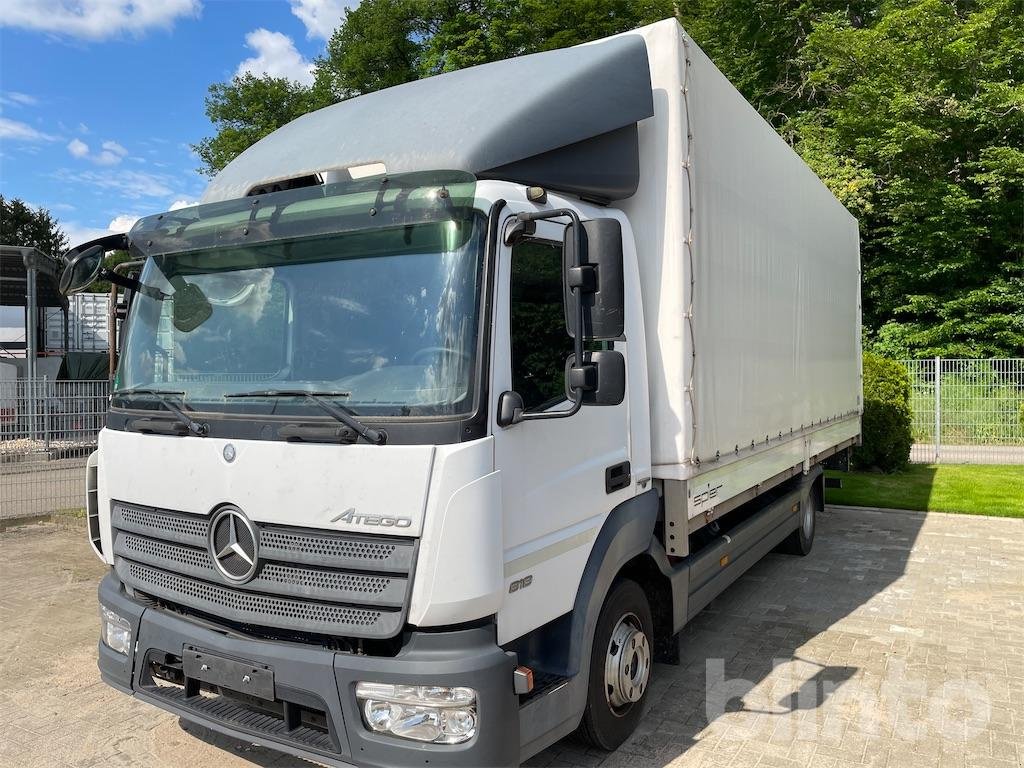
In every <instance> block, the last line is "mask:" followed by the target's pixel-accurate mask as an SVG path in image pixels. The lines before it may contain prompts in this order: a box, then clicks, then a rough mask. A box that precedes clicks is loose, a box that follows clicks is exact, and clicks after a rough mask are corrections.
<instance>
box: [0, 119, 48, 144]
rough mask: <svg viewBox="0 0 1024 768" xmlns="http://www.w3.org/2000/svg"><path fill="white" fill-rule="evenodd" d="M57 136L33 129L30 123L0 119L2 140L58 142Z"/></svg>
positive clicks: (0, 137) (0, 136)
mask: <svg viewBox="0 0 1024 768" xmlns="http://www.w3.org/2000/svg"><path fill="white" fill-rule="evenodd" d="M57 138H58V137H57V136H51V135H50V134H48V133H43V132H42V131H38V130H36V129H35V128H33V127H32V126H31V125H29V124H28V123H20V122H18V121H17V120H9V119H8V118H6V117H0V139H7V140H8V141H56V140H57Z"/></svg>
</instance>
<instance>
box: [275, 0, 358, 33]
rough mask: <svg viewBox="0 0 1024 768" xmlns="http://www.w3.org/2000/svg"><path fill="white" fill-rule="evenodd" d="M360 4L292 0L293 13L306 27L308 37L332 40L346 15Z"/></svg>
mask: <svg viewBox="0 0 1024 768" xmlns="http://www.w3.org/2000/svg"><path fill="white" fill-rule="evenodd" d="M358 4H359V0H355V2H351V0H291V5H292V13H293V14H295V16H296V17H297V18H298V19H299V21H301V22H302V23H303V24H304V25H305V26H306V37H309V38H313V37H319V38H320V39H321V40H327V39H329V38H330V36H331V33H332V32H334V30H335V29H337V28H338V27H339V26H341V22H342V21H344V19H345V14H346V13H348V12H349V10H351V9H352V8H354V7H355V6H357V5H358Z"/></svg>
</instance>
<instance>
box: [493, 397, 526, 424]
mask: <svg viewBox="0 0 1024 768" xmlns="http://www.w3.org/2000/svg"><path fill="white" fill-rule="evenodd" d="M524 410H526V406H525V405H524V404H523V396H522V395H520V394H519V393H518V392H502V393H501V395H500V396H499V397H498V426H499V427H511V426H512V425H513V424H518V423H519V422H520V421H522V420H523V411H524Z"/></svg>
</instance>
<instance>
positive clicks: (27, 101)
mask: <svg viewBox="0 0 1024 768" xmlns="http://www.w3.org/2000/svg"><path fill="white" fill-rule="evenodd" d="M38 103H39V99H37V98H36V97H35V96H32V95H30V94H28V93H19V92H18V91H5V92H4V93H3V95H0V104H14V105H16V106H20V107H34V106H35V105H36V104H38Z"/></svg>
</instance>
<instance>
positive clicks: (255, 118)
mask: <svg viewBox="0 0 1024 768" xmlns="http://www.w3.org/2000/svg"><path fill="white" fill-rule="evenodd" d="M330 103H331V99H330V97H329V96H328V95H327V94H326V93H325V91H324V90H323V87H322V86H320V87H317V86H314V87H313V88H307V87H306V86H304V85H302V84H301V83H297V82H295V81H292V80H288V79H287V78H282V77H268V76H266V75H264V76H263V77H256V76H255V75H252V74H248V73H247V74H245V75H242V76H240V77H235V78H234V79H233V80H232V81H231V82H230V83H214V84H213V85H211V86H210V88H209V93H208V95H207V97H206V116H207V117H208V118H210V122H211V123H213V126H214V128H215V129H216V134H215V135H214V136H211V137H208V138H205V139H203V140H202V141H200V142H199V143H198V144H195V145H193V147H192V148H193V149H194V150H195V152H196V154H198V155H199V158H200V159H201V160H202V161H203V167H202V168H201V170H202V171H203V172H204V173H206V174H207V175H209V176H212V175H214V174H215V173H217V172H218V171H219V170H221V169H222V168H223V167H224V166H225V165H227V164H228V163H229V162H231V161H232V160H233V159H234V158H235V157H237V156H238V155H239V154H240V153H241V152H242V151H243V150H244V149H246V148H248V147H250V146H252V145H253V144H255V143H256V142H257V141H259V140H260V139H262V138H263V137H264V136H266V135H267V134H268V133H271V132H273V131H275V130H277V129H278V128H280V127H281V126H282V125H284V124H285V123H289V122H291V121H292V120H294V119H295V118H296V117H299V116H301V115H304V114H306V113H307V112H311V111H313V110H314V109H319V108H320V107H323V106H327V105H328V104H330Z"/></svg>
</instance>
